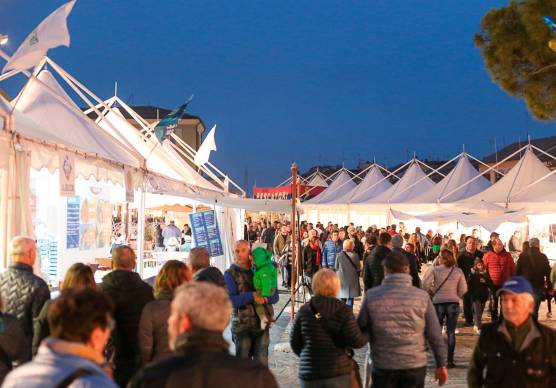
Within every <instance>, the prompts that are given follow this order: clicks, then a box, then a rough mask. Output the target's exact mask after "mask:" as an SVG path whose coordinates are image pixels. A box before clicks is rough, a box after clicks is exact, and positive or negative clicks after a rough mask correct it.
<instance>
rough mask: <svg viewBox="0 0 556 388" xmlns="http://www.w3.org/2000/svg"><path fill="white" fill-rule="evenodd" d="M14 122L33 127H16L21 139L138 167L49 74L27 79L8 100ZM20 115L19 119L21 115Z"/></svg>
mask: <svg viewBox="0 0 556 388" xmlns="http://www.w3.org/2000/svg"><path fill="white" fill-rule="evenodd" d="M14 105H15V110H14V114H15V116H16V122H18V121H20V120H19V119H18V116H19V117H22V116H24V117H23V119H24V120H30V121H32V122H34V123H35V125H18V127H17V130H18V132H20V133H21V134H22V135H24V136H28V137H30V138H34V139H43V140H45V141H47V142H50V143H53V144H62V145H66V146H68V147H70V148H72V149H78V150H83V151H86V152H88V153H93V154H97V155H99V156H101V157H104V158H106V159H109V160H112V161H114V162H119V163H123V164H125V165H128V166H133V167H139V166H140V157H139V155H137V154H136V153H134V152H133V151H132V150H130V149H128V147H126V146H125V145H124V144H122V143H121V142H119V141H118V138H116V139H114V138H113V137H112V136H110V134H109V133H106V131H105V130H104V129H102V128H100V127H99V126H98V125H96V124H95V123H94V122H93V121H92V120H91V119H90V118H88V117H87V116H85V115H84V114H83V112H82V111H81V109H79V108H78V107H77V105H76V104H75V103H74V102H73V101H72V100H71V98H70V97H69V96H68V95H67V94H66V93H65V92H64V90H63V89H62V87H61V86H60V84H59V83H58V81H56V79H55V78H54V76H53V75H52V73H50V72H49V71H41V72H40V73H39V74H38V76H37V77H36V78H35V77H31V78H29V81H28V83H27V84H26V85H25V87H24V88H23V90H22V91H21V92H20V94H19V96H18V97H17V98H15V99H14V100H12V106H14ZM21 114H22V115H21Z"/></svg>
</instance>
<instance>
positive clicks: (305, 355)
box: [290, 268, 368, 388]
mask: <svg viewBox="0 0 556 388" xmlns="http://www.w3.org/2000/svg"><path fill="white" fill-rule="evenodd" d="M339 291H340V280H339V279H338V276H337V275H336V273H335V272H334V271H332V270H330V269H327V268H324V269H321V270H319V271H318V272H317V273H316V274H315V276H314V277H313V293H314V296H313V298H312V299H311V301H310V302H308V303H306V304H305V305H303V306H302V307H301V308H300V309H299V312H298V313H297V315H296V317H295V321H294V324H293V327H292V331H291V333H290V345H291V348H292V350H293V352H294V353H295V354H297V355H298V356H299V379H300V384H301V387H302V388H312V387H319V388H336V387H349V386H350V382H351V371H352V360H351V358H350V357H349V356H348V351H351V349H352V348H360V347H363V346H364V345H365V344H366V343H367V341H368V337H367V335H366V334H363V333H362V332H361V330H360V329H359V326H358V325H357V322H356V321H355V317H354V316H353V313H352V311H351V310H350V309H349V307H347V306H346V305H345V304H344V303H342V302H341V301H339V300H338V299H336V295H337V294H338V292H339ZM317 316H318V317H320V318H317Z"/></svg>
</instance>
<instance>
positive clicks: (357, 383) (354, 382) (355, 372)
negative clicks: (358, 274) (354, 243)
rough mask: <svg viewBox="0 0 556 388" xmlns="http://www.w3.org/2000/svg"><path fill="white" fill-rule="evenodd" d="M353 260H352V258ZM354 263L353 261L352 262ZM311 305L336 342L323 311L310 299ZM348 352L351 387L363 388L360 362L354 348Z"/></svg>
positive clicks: (325, 330)
mask: <svg viewBox="0 0 556 388" xmlns="http://www.w3.org/2000/svg"><path fill="white" fill-rule="evenodd" d="M350 261H351V260H350ZM352 264H353V262H352ZM309 307H310V308H311V312H312V313H313V318H315V320H316V321H317V322H319V324H320V325H321V327H322V328H323V330H324V332H325V333H326V334H328V336H329V337H330V338H331V339H332V341H333V342H334V343H335V342H336V341H334V336H333V335H332V333H331V332H330V330H329V329H328V326H327V325H326V320H325V318H324V317H323V316H322V314H321V313H319V312H318V311H317V309H316V308H315V306H314V305H313V301H312V300H311V301H309ZM345 351H346V354H347V356H348V358H349V359H350V362H351V383H350V388H363V383H362V381H361V375H360V373H359V364H357V361H355V360H354V359H353V349H346V350H345Z"/></svg>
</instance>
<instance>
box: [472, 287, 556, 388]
mask: <svg viewBox="0 0 556 388" xmlns="http://www.w3.org/2000/svg"><path fill="white" fill-rule="evenodd" d="M499 294H501V297H502V316H503V317H504V319H503V320H502V321H500V322H495V323H487V324H485V325H483V328H482V330H481V336H480V337H479V340H478V341H477V344H476V345H475V350H474V352H473V356H472V357H471V363H470V366H469V371H468V374H467V383H468V386H469V387H471V388H479V387H486V388H490V387H492V388H494V387H496V388H498V387H553V386H554V381H555V380H556V332H555V331H554V330H553V329H551V328H549V327H547V326H544V325H541V324H540V323H538V322H536V321H535V320H534V319H533V318H532V316H531V311H532V310H533V307H534V304H535V301H534V298H533V288H532V287H531V284H530V283H529V282H528V281H527V280H526V279H525V278H523V277H522V276H514V277H511V278H510V279H508V280H507V281H506V282H505V283H504V284H503V285H502V288H501V289H500V290H499V291H498V295H499ZM498 295H497V296H498Z"/></svg>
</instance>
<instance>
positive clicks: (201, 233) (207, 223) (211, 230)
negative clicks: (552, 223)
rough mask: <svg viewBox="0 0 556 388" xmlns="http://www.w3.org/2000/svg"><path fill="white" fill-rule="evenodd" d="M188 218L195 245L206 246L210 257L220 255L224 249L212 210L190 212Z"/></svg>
mask: <svg viewBox="0 0 556 388" xmlns="http://www.w3.org/2000/svg"><path fill="white" fill-rule="evenodd" d="M189 220H190V224H191V231H192V234H193V239H194V241H195V246H198V247H203V248H206V249H207V250H208V252H209V256H210V257H217V256H222V255H223V254H224V249H223V248H222V239H221V237H220V230H219V229H218V221H217V220H216V214H215V213H214V211H213V210H208V211H203V212H198V213H191V214H190V215H189Z"/></svg>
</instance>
